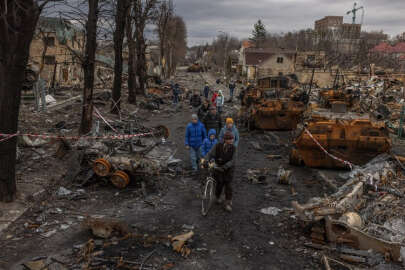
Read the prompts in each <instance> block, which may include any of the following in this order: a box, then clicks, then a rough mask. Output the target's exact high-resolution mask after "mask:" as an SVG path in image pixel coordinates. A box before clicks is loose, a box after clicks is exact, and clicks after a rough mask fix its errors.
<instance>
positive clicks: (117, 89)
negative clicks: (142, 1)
mask: <svg viewBox="0 0 405 270" xmlns="http://www.w3.org/2000/svg"><path fill="white" fill-rule="evenodd" d="M116 7H117V8H116V13H115V31H114V55H115V62H114V83H113V91H112V104H111V112H112V113H115V114H118V112H119V110H120V107H121V105H120V104H121V85H122V44H123V42H124V36H125V23H126V21H127V19H126V17H127V15H128V11H129V9H128V0H117V5H116Z"/></svg>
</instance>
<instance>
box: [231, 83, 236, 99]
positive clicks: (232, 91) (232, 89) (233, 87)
mask: <svg viewBox="0 0 405 270" xmlns="http://www.w3.org/2000/svg"><path fill="white" fill-rule="evenodd" d="M235 88H236V85H235V83H234V82H231V83H230V84H229V93H230V98H229V100H230V101H232V100H233V94H234V91H235Z"/></svg>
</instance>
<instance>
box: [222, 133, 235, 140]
mask: <svg viewBox="0 0 405 270" xmlns="http://www.w3.org/2000/svg"><path fill="white" fill-rule="evenodd" d="M233 138H234V137H233V134H232V132H230V131H227V132H225V135H224V140H233Z"/></svg>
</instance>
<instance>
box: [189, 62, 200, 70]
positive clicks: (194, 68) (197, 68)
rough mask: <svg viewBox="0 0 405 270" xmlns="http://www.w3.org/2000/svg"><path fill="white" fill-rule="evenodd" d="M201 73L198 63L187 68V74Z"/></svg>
mask: <svg viewBox="0 0 405 270" xmlns="http://www.w3.org/2000/svg"><path fill="white" fill-rule="evenodd" d="M200 71H202V67H201V66H200V64H199V63H194V64H192V65H191V66H189V67H188V68H187V72H200Z"/></svg>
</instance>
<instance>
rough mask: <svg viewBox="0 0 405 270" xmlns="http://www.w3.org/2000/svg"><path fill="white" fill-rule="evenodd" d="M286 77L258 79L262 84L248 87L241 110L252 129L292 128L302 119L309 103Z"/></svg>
mask: <svg viewBox="0 0 405 270" xmlns="http://www.w3.org/2000/svg"><path fill="white" fill-rule="evenodd" d="M288 82H289V80H288V78H286V77H283V76H277V77H266V78H263V79H260V80H258V87H257V88H253V87H251V88H250V89H248V90H247V92H246V94H245V96H244V98H243V102H242V105H243V106H242V109H241V111H243V112H244V115H245V120H246V124H247V126H248V128H249V129H254V128H258V129H263V130H292V129H295V128H296V127H297V124H298V123H299V122H300V120H301V118H302V114H303V112H304V111H305V104H304V102H302V100H300V98H297V95H296V93H297V91H296V89H293V88H291V87H290V86H291V85H290V84H289V83H288Z"/></svg>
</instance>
